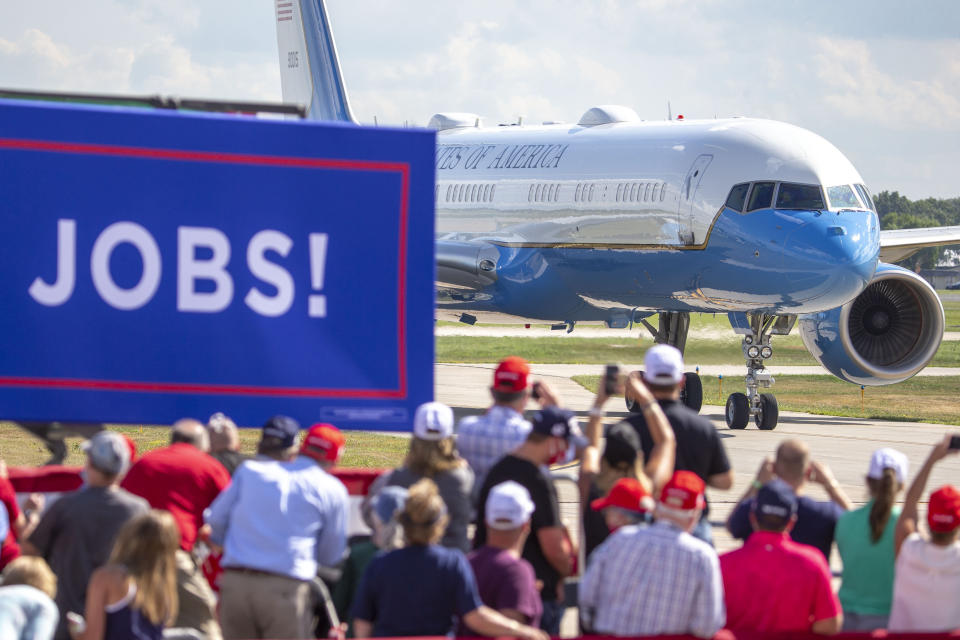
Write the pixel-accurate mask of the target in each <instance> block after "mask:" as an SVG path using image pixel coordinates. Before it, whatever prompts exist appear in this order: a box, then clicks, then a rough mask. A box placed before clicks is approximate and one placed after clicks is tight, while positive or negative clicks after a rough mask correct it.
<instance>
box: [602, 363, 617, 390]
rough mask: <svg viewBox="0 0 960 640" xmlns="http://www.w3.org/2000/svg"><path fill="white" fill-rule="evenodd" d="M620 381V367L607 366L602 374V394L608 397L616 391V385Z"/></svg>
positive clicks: (615, 365) (614, 365)
mask: <svg viewBox="0 0 960 640" xmlns="http://www.w3.org/2000/svg"><path fill="white" fill-rule="evenodd" d="M619 381H620V365H618V364H608V365H607V368H606V370H605V371H604V374H603V392H604V393H605V394H607V395H608V396H611V395H613V394H614V393H615V392H616V391H617V383H618V382H619Z"/></svg>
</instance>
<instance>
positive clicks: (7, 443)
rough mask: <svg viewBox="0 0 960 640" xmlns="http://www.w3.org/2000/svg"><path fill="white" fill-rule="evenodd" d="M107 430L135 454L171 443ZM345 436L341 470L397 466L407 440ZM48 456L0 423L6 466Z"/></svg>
mask: <svg viewBox="0 0 960 640" xmlns="http://www.w3.org/2000/svg"><path fill="white" fill-rule="evenodd" d="M108 428H109V429H110V430H111V431H119V432H121V433H125V434H127V435H128V436H130V437H131V438H133V440H134V442H136V443H137V451H138V452H139V453H140V454H141V455H142V454H144V453H146V452H147V451H151V450H153V449H157V448H159V447H165V446H166V445H167V444H169V442H170V427H157V426H149V425H147V426H143V427H140V426H131V425H109V426H108ZM344 434H345V435H346V437H347V444H346V447H345V448H344V452H343V458H342V459H341V461H340V466H343V467H362V468H368V469H369V468H374V469H385V468H390V467H396V466H398V465H399V464H400V462H401V461H402V460H403V457H404V456H405V455H406V452H407V443H408V440H407V439H406V438H403V437H398V436H392V435H383V434H379V433H370V432H365V431H345V432H344ZM259 439H260V430H259V429H240V450H241V451H243V452H244V453H247V454H253V453H254V452H255V451H256V447H257V441H258V440H259ZM81 442H82V439H81V438H67V450H68V452H69V453H68V455H67V459H66V461H65V462H64V464H67V465H74V466H79V465H81V464H83V459H84V457H83V452H82V451H81V450H80V443H81ZM49 457H50V454H49V452H48V451H47V449H46V447H45V446H44V445H43V442H41V441H40V439H39V438H36V437H34V436H33V435H31V434H30V433H28V432H26V431H24V430H22V429H20V428H18V427H17V426H16V425H14V424H12V423H10V422H0V459H2V460H4V461H5V462H6V463H7V464H8V465H10V466H15V467H16V466H35V465H38V464H42V463H43V462H45V461H46V460H47V459H48V458H49Z"/></svg>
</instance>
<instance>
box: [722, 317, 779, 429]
mask: <svg viewBox="0 0 960 640" xmlns="http://www.w3.org/2000/svg"><path fill="white" fill-rule="evenodd" d="M744 319H745V320H746V322H743V323H742V324H740V325H739V326H738V324H736V323H734V330H735V331H736V332H737V333H740V334H743V336H744V337H743V341H742V343H741V348H742V349H743V357H744V359H745V360H746V361H747V376H746V385H747V393H746V394H743V393H731V394H730V397H728V398H727V407H726V411H725V414H724V415H725V417H726V420H727V426H728V427H730V428H731V429H743V428H745V427H746V426H747V423H748V422H749V421H750V418H751V417H753V421H754V423H755V424H756V425H757V428H759V429H763V430H765V431H769V430H771V429H774V428H776V426H777V420H778V419H779V417H780V409H779V406H778V405H777V398H776V396H774V395H773V394H772V393H760V391H759V389H769V388H770V387H772V386H773V383H774V379H773V376H772V375H771V374H770V372H768V371H766V368H765V366H764V362H765V361H766V360H768V359H769V358H771V357H772V356H773V348H772V347H771V346H770V336H772V335H787V334H788V333H790V330H791V329H792V328H793V325H794V323H795V322H796V320H797V317H796V316H775V315H770V314H766V313H753V314H747V315H746V316H745V318H744Z"/></svg>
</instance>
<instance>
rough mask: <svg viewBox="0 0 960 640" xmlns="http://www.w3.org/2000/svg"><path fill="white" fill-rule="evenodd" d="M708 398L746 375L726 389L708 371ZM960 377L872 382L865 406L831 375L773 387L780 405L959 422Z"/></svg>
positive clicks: (854, 389) (718, 398)
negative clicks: (878, 384) (875, 384)
mask: <svg viewBox="0 0 960 640" xmlns="http://www.w3.org/2000/svg"><path fill="white" fill-rule="evenodd" d="M573 380H574V381H575V382H577V383H578V384H580V385H581V386H583V387H584V388H585V389H587V390H589V391H593V390H595V389H596V388H597V384H598V383H599V380H600V377H599V376H590V375H586V376H574V378H573ZM701 380H702V382H703V401H704V403H705V404H714V405H724V404H726V401H727V396H728V395H729V394H731V393H733V392H735V391H740V392H743V378H742V377H737V378H731V377H725V378H724V379H723V388H722V391H721V388H720V381H719V380H718V379H717V378H716V377H715V376H703V377H702V378H701ZM957 389H960V377H923V378H911V379H910V380H907V381H906V382H901V383H900V384H895V385H888V386H884V387H867V388H866V389H865V390H864V392H863V405H862V408H861V398H860V387H859V385H854V384H850V383H848V382H843V381H841V380H838V379H836V378H834V377H832V376H777V381H776V384H775V385H774V387H773V389H772V391H773V392H774V393H775V395H776V396H777V401H778V402H779V404H780V409H782V410H784V411H802V412H804V413H814V414H819V415H830V416H849V417H854V418H871V419H877V420H893V421H904V422H934V423H940V424H960V403H958V402H957Z"/></svg>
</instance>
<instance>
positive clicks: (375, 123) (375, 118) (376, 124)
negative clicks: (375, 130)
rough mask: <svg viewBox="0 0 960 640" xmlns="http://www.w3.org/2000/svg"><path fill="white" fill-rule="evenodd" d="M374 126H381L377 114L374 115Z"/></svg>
mask: <svg viewBox="0 0 960 640" xmlns="http://www.w3.org/2000/svg"><path fill="white" fill-rule="evenodd" d="M373 126H375V127H377V126H379V124H378V123H377V116H373Z"/></svg>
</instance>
